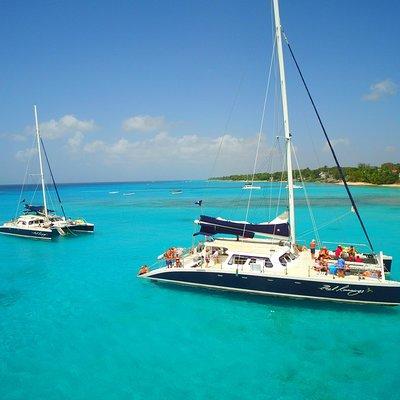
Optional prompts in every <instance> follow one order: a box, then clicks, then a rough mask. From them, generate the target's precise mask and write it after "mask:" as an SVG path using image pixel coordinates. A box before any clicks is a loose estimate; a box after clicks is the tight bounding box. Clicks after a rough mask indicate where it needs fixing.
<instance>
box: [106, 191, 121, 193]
mask: <svg viewBox="0 0 400 400" xmlns="http://www.w3.org/2000/svg"><path fill="white" fill-rule="evenodd" d="M117 193H119V192H118V191H114V192H108V194H117Z"/></svg>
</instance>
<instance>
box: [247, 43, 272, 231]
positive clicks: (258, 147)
mask: <svg viewBox="0 0 400 400" xmlns="http://www.w3.org/2000/svg"><path fill="white" fill-rule="evenodd" d="M275 44H276V37H274V44H273V46H272V53H271V62H270V64H269V71H268V80H267V87H266V89H265V96H264V104H263V110H262V115H261V121H260V130H259V132H258V142H257V150H256V157H255V159H254V164H253V174H252V177H251V184H253V183H254V175H255V173H256V168H257V161H258V154H259V151H260V143H261V136H262V130H263V128H264V119H265V110H266V108H267V100H268V93H269V85H270V83H271V73H272V66H273V65H274V59H275ZM251 195H252V190H251V189H250V190H249V198H248V200H247V209H246V218H245V221H247V218H248V215H249V208H250V202H251ZM245 231H246V224H244V226H243V235H244V232H245Z"/></svg>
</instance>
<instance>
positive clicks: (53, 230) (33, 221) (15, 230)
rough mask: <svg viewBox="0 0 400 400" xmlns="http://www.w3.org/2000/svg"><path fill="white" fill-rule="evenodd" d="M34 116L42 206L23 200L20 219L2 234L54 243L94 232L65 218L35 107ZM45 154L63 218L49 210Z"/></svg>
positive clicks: (3, 228)
mask: <svg viewBox="0 0 400 400" xmlns="http://www.w3.org/2000/svg"><path fill="white" fill-rule="evenodd" d="M33 110H34V115H35V136H36V146H37V152H38V156H39V168H40V173H39V176H40V185H41V192H42V201H43V205H39V206H38V205H32V204H28V203H26V202H25V201H24V200H23V203H24V211H23V214H22V215H20V216H19V217H18V218H15V219H13V220H11V221H9V222H5V223H4V224H3V225H1V226H0V233H2V234H5V235H12V236H19V237H26V238H33V239H45V240H51V239H54V238H57V237H58V236H64V235H67V234H71V233H74V232H93V231H94V224H91V223H88V222H86V221H85V220H83V219H71V218H67V217H66V215H65V211H64V207H63V205H62V202H61V197H60V194H59V192H58V188H57V185H56V182H55V180H54V176H53V172H52V170H51V167H50V162H49V159H48V156H47V153H46V149H45V147H44V144H43V141H42V138H41V136H40V129H39V120H38V113H37V108H36V106H33ZM42 151H43V153H44V156H45V159H46V162H47V166H48V168H49V171H50V175H51V178H52V182H53V185H54V189H55V191H56V194H57V198H58V201H59V204H60V207H61V210H62V214H63V216H62V217H61V216H58V215H56V214H54V211H53V210H49V209H48V208H47V203H48V201H47V200H48V199H47V196H46V184H45V177H44V169H43V154H42Z"/></svg>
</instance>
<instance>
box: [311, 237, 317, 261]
mask: <svg viewBox="0 0 400 400" xmlns="http://www.w3.org/2000/svg"><path fill="white" fill-rule="evenodd" d="M315 247H316V243H315V239H313V240H311V242H310V252H311V259H312V260H315Z"/></svg>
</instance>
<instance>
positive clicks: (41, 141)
mask: <svg viewBox="0 0 400 400" xmlns="http://www.w3.org/2000/svg"><path fill="white" fill-rule="evenodd" d="M40 144H41V145H42V149H43V152H44V156H45V157H46V161H47V166H48V167H49V171H50V176H51V180H52V181H53V186H54V189H55V190H56V194H57V198H58V201H59V203H60V207H61V211H62V213H63V215H64V218H65V219H67V216H66V215H65V211H64V207H63V205H62V202H61V197H60V194H59V193H58V188H57V185H56V181H55V180H54V176H53V171H52V170H51V167H50V162H49V158H48V157H47V152H46V148H45V147H44V144H43V140H42V138H40Z"/></svg>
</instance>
